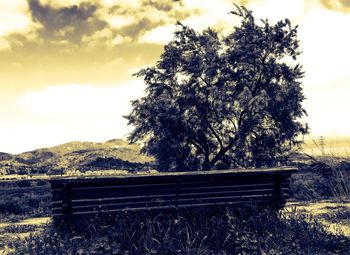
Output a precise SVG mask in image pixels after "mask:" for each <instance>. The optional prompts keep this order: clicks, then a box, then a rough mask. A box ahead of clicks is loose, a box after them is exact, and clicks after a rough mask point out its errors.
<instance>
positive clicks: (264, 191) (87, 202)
mask: <svg viewBox="0 0 350 255" xmlns="http://www.w3.org/2000/svg"><path fill="white" fill-rule="evenodd" d="M272 191H273V189H272V188H271V189H259V190H249V191H240V190H235V191H214V192H209V193H208V192H202V193H198V192H197V193H181V194H179V195H178V197H177V199H183V198H206V197H214V196H220V197H223V196H227V197H233V196H236V197H237V196H239V197H241V196H245V195H254V194H256V195H261V194H270V195H272ZM174 199H176V196H175V195H172V196H170V195H157V196H134V197H115V198H103V199H83V200H72V207H76V206H86V205H96V206H97V205H108V204H115V203H118V204H123V203H126V202H153V201H169V200H174Z"/></svg>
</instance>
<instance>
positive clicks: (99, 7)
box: [0, 0, 350, 153]
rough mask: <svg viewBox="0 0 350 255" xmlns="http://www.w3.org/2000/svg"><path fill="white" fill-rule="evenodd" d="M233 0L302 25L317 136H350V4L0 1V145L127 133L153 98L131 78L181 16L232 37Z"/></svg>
mask: <svg viewBox="0 0 350 255" xmlns="http://www.w3.org/2000/svg"><path fill="white" fill-rule="evenodd" d="M233 2H235V3H236V4H238V5H245V6H246V7H247V8H248V9H250V10H252V11H253V15H254V16H255V17H256V19H257V20H259V19H266V18H268V19H269V21H270V23H271V24H274V23H276V22H277V21H279V20H281V19H285V18H289V19H290V20H291V21H292V24H293V25H298V37H299V40H300V47H301V50H302V52H303V53H302V55H301V56H300V58H299V59H298V62H300V63H301V64H302V65H303V66H304V71H305V78H304V79H303V90H304V94H305V96H306V100H305V101H304V104H303V105H304V108H305V109H306V110H307V112H308V116H307V117H305V118H303V120H302V121H303V122H307V123H308V124H309V127H310V130H311V133H310V135H311V136H314V137H317V136H321V135H322V136H326V137H327V136H350V129H349V127H350V118H349V117H348V116H347V112H348V111H349V109H350V84H348V82H349V81H350V70H349V66H350V65H349V62H350V48H349V45H350V33H349V25H350V0H240V1H235V0H215V1H212V0H201V1H198V0H177V1H170V0H159V1H156V0H126V1H121V0H11V1H9V0H0V151H3V152H9V153H20V152H24V151H28V150H33V149H37V148H41V147H49V146H54V145H58V144H61V143H64V142H69V141H94V142H101V141H105V140H109V139H114V138H124V139H125V138H126V137H127V134H128V133H129V132H130V131H131V130H132V127H130V126H127V121H126V120H125V119H124V118H123V117H122V116H123V115H126V114H128V113H129V112H130V110H131V105H130V100H133V99H137V98H139V97H141V96H143V95H144V89H145V86H144V84H143V81H142V80H141V79H136V78H134V77H133V76H132V74H133V73H135V72H137V71H138V70H140V69H141V68H144V67H147V66H152V65H154V64H155V63H156V61H157V60H158V59H159V56H160V54H161V53H162V51H163V47H164V45H165V44H166V43H167V42H169V41H170V40H171V39H172V38H173V32H174V31H175V29H176V26H175V24H176V22H177V21H181V22H182V23H183V24H185V25H189V26H190V27H192V28H194V29H195V30H197V31H199V32H200V31H202V30H204V29H206V28H208V27H211V28H214V29H215V30H217V31H219V32H221V33H223V34H225V33H229V32H230V31H232V30H233V28H234V26H237V25H239V19H238V18H237V17H235V16H234V15H231V14H229V12H230V11H231V10H234V5H233Z"/></svg>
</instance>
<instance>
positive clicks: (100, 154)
mask: <svg viewBox="0 0 350 255" xmlns="http://www.w3.org/2000/svg"><path fill="white" fill-rule="evenodd" d="M153 162H154V160H153V159H152V158H150V157H148V156H145V155H143V154H140V148H139V147H138V146H137V145H130V144H128V142H126V141H124V140H122V139H113V140H109V141H106V142H103V143H94V142H78V141H75V142H69V143H65V144H61V145H58V146H54V147H50V148H42V149H37V150H33V151H28V152H24V153H20V154H16V155H12V154H8V153H0V173H2V174H28V173H49V174H50V173H57V172H61V173H62V172H65V171H68V170H79V171H82V172H84V171H94V170H101V169H122V170H130V171H136V170H140V169H144V168H149V167H151V166H152V164H153Z"/></svg>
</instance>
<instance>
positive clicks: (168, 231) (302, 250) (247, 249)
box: [9, 208, 350, 255]
mask: <svg viewBox="0 0 350 255" xmlns="http://www.w3.org/2000/svg"><path fill="white" fill-rule="evenodd" d="M93 226H94V227H90V228H89V229H85V231H82V232H79V231H75V232H74V231H68V230H61V231H57V230H56V229H54V228H53V227H52V225H51V224H47V225H46V227H45V229H44V230H43V231H42V232H41V233H40V234H33V235H29V236H28V237H26V238H23V239H17V240H13V241H12V242H11V243H10V244H9V247H11V248H12V249H14V251H13V252H12V254H48V255H49V254H222V255H223V254H347V252H348V247H350V238H349V237H345V236H341V235H333V234H330V233H329V232H328V231H326V229H325V228H324V226H323V225H322V224H321V223H319V222H318V221H317V219H314V218H312V217H309V216H305V215H301V214H296V213H294V212H289V213H283V214H282V213H281V214H278V215H276V214H273V213H271V212H270V211H268V210H265V211H260V212H258V211H253V212H250V213H249V214H248V215H246V214H245V216H244V217H240V216H239V214H237V212H236V211H233V210H231V209H230V208H226V209H224V210H214V211H213V210H199V211H186V212H183V213H181V214H176V213H168V214H164V213H158V214H153V215H149V214H140V213H128V214H123V215H119V216H117V217H116V218H115V219H114V220H110V221H108V224H106V221H104V222H99V224H95V225H93ZM10 254H11V253H10Z"/></svg>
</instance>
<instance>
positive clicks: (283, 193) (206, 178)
mask: <svg viewBox="0 0 350 255" xmlns="http://www.w3.org/2000/svg"><path fill="white" fill-rule="evenodd" d="M294 171H296V168H271V169H254V170H246V169H236V170H220V171H198V172H176V173H174V172H173V173H156V174H127V175H120V176H113V177H103V176H99V177H85V178H84V177H60V178H52V179H50V184H51V190H52V217H53V221H54V224H55V225H56V226H58V225H62V224H63V225H70V224H74V223H75V222H76V221H77V220H79V219H82V218H85V217H86V216H90V215H96V214H98V215H101V214H102V215H103V214H111V213H115V212H120V211H125V210H132V211H136V210H153V209H160V210H163V209H180V208H188V207H198V206H208V205H237V206H242V205H249V204H254V205H258V206H271V207H272V208H274V209H279V208H282V207H283V206H284V205H285V201H286V198H287V197H288V193H289V179H290V176H291V174H292V173H293V172H294Z"/></svg>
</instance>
